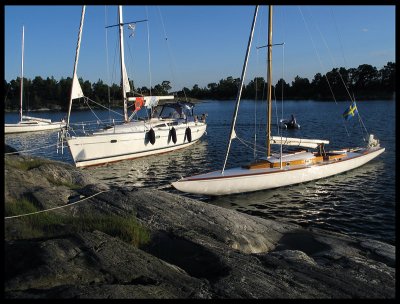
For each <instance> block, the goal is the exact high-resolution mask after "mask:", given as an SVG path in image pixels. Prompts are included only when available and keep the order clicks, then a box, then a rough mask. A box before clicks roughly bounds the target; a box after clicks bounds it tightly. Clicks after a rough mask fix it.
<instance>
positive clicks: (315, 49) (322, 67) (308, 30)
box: [298, 6, 337, 104]
mask: <svg viewBox="0 0 400 304" xmlns="http://www.w3.org/2000/svg"><path fill="white" fill-rule="evenodd" d="M298 9H299V11H300V14H301V17H302V18H303V22H304V24H305V26H306V29H307V32H308V35H309V36H310V39H311V42H312V45H313V47H314V51H315V53H316V55H317V58H318V61H319V64H320V66H321V69H322V70H325V68H324V65H323V64H322V60H321V57H320V55H319V52H318V50H317V47H316V45H315V42H314V39H313V38H312V35H311V32H310V29H309V27H308V24H307V22H306V20H305V18H304V15H303V11H302V10H301V8H300V6H298ZM325 79H326V81H327V83H328V86H329V90H330V91H331V94H332V97H333V100H334V101H335V103H336V104H337V101H336V98H335V94H334V93H333V90H332V87H331V84H330V82H329V79H328V77H327V76H326V74H325Z"/></svg>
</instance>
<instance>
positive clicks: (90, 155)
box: [67, 122, 206, 167]
mask: <svg viewBox="0 0 400 304" xmlns="http://www.w3.org/2000/svg"><path fill="white" fill-rule="evenodd" d="M187 126H189V127H190V129H191V137H192V138H191V141H190V142H189V141H188V139H187V138H186V136H185V131H186V128H187ZM120 127H121V128H119V129H121V130H118V128H116V129H115V130H114V129H113V128H111V129H109V130H106V131H103V132H98V133H95V134H93V135H89V136H81V137H74V136H73V137H71V138H68V139H67V141H68V146H69V149H70V151H71V154H72V157H73V159H74V162H75V166H76V167H86V166H93V165H100V164H104V163H109V162H116V161H121V160H125V159H133V158H137V157H143V156H148V155H154V154H158V153H165V152H170V151H173V150H177V149H180V148H185V147H187V146H190V145H192V144H194V143H195V142H197V141H198V140H199V139H200V138H201V136H202V135H203V134H204V133H205V131H206V124H205V123H200V122H198V123H194V122H190V123H188V125H186V124H180V125H176V126H174V128H175V130H176V143H174V142H173V140H172V138H171V135H170V127H168V126H162V127H157V126H155V127H153V130H154V132H155V142H154V144H151V142H150V141H149V139H148V136H147V135H146V132H147V130H148V129H149V128H145V127H144V123H143V122H140V123H138V122H132V123H127V124H125V125H122V126H120ZM114 132H115V133H114Z"/></svg>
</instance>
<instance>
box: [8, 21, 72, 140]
mask: <svg viewBox="0 0 400 304" xmlns="http://www.w3.org/2000/svg"><path fill="white" fill-rule="evenodd" d="M24 40H25V28H24V26H22V58H21V90H20V107H19V122H18V123H6V124H4V133H5V134H10V133H23V132H37V131H48V130H53V131H54V130H60V129H61V128H62V127H65V125H66V123H65V121H60V122H52V121H51V119H44V118H39V117H31V116H25V115H22V109H23V107H22V105H23V103H22V102H23V84H24V83H23V79H24Z"/></svg>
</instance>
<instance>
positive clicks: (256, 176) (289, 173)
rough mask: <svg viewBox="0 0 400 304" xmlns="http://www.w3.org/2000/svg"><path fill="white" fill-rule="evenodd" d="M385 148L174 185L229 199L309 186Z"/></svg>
mask: <svg viewBox="0 0 400 304" xmlns="http://www.w3.org/2000/svg"><path fill="white" fill-rule="evenodd" d="M384 151H385V148H370V149H363V151H362V152H360V153H356V152H349V153H348V156H347V157H346V158H344V159H341V160H333V161H327V162H321V163H317V164H313V165H298V166H290V167H283V168H282V169H281V168H263V169H245V168H241V167H238V168H232V169H228V170H225V171H224V173H223V174H221V172H220V171H214V172H210V173H206V174H201V175H196V176H192V177H189V178H184V179H181V180H179V181H176V182H174V183H172V186H173V187H174V188H176V189H177V190H180V191H183V192H188V193H194V194H203V195H211V196H217V195H227V194H235V193H245V192H252V191H259V190H266V189H271V188H277V187H283V186H288V185H293V184H298V183H303V182H308V181H312V180H316V179H320V178H324V177H328V176H332V175H335V174H339V173H342V172H345V171H349V170H352V169H354V168H357V167H359V166H362V165H364V164H365V163H367V162H369V161H371V160H372V159H374V158H375V157H377V156H378V155H380V154H381V153H383V152H384Z"/></svg>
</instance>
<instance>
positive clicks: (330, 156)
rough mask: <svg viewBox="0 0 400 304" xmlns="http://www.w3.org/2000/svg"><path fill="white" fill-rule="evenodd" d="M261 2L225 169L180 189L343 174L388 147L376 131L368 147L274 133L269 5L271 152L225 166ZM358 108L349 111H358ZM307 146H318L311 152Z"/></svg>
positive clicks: (271, 184)
mask: <svg viewBox="0 0 400 304" xmlns="http://www.w3.org/2000/svg"><path fill="white" fill-rule="evenodd" d="M257 12H258V6H257V7H256V9H255V12H254V19H253V25H252V28H251V33H250V38H249V43H248V48H247V53H246V57H245V63H244V66H243V71H242V77H241V85H240V87H239V91H238V96H237V102H236V108H235V111H234V115H233V120H232V125H231V132H230V135H229V142H228V148H227V152H226V156H225V162H224V165H223V168H222V171H213V172H209V173H205V174H199V175H194V176H190V177H185V178H182V179H180V180H178V181H176V182H173V183H172V186H173V187H175V188H176V189H178V190H180V191H183V192H188V193H195V194H204V195H226V194H234V193H244V192H250V191H258V190H265V189H270V188H277V187H282V186H288V185H293V184H298V183H302V182H308V181H312V180H316V179H320V178H324V177H327V176H331V175H335V174H339V173H342V172H345V171H348V170H351V169H354V168H357V167H359V166H362V165H364V164H365V163H367V162H369V161H371V160H372V159H374V158H375V157H377V156H378V155H380V154H381V153H383V152H384V151H385V148H383V147H380V144H379V141H378V140H377V139H375V138H374V136H373V135H372V134H370V135H369V140H368V144H367V146H366V147H361V148H359V147H357V148H344V149H340V150H335V151H329V152H327V151H325V145H326V144H329V141H327V140H320V139H304V138H288V137H283V136H271V128H270V126H271V91H272V90H271V81H272V74H271V71H272V6H269V27H268V33H269V35H268V70H267V71H268V73H267V74H268V75H267V77H268V93H267V101H268V116H269V117H268V119H267V155H266V156H265V157H263V158H261V159H258V160H257V161H255V162H253V163H250V164H248V165H246V166H242V167H236V168H231V169H227V170H225V166H226V162H227V158H228V155H229V150H230V146H231V142H232V139H234V138H235V137H236V132H235V123H236V117H237V113H238V109H239V103H240V98H241V92H242V87H243V79H244V75H245V72H246V67H247V61H248V56H249V51H250V47H251V42H252V37H253V32H254V27H255V22H256V18H257ZM354 113H355V108H354V107H353V108H352V109H350V111H349V113H348V114H349V115H354ZM271 144H278V145H282V146H296V147H298V149H297V150H293V151H287V152H282V149H281V151H280V153H276V154H271V150H270V145H271ZM305 148H312V149H316V150H317V151H315V152H311V151H309V150H308V149H305Z"/></svg>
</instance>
